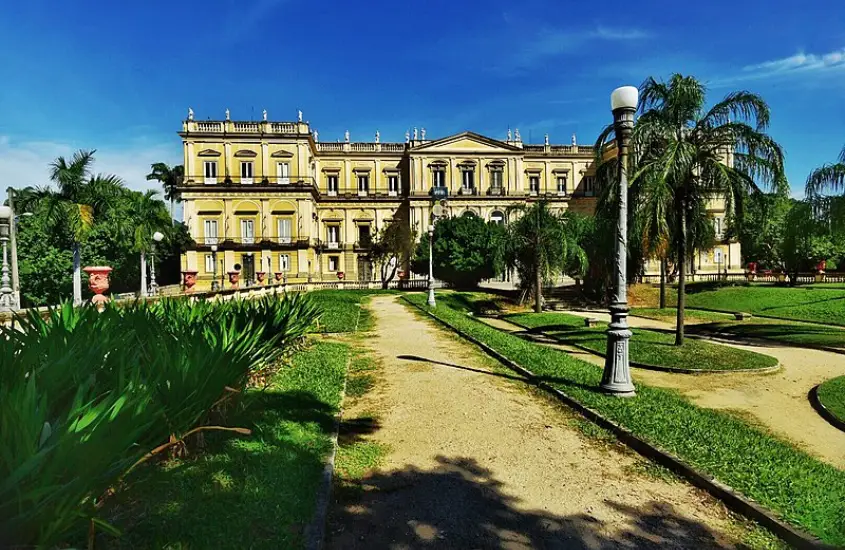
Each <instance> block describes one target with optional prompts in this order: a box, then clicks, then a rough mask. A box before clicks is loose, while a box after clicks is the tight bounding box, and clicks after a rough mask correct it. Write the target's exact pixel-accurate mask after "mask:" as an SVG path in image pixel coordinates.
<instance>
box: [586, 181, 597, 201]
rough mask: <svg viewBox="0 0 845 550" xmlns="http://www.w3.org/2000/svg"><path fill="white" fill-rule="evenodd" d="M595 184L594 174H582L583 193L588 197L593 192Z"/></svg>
mask: <svg viewBox="0 0 845 550" xmlns="http://www.w3.org/2000/svg"><path fill="white" fill-rule="evenodd" d="M595 184H596V178H595V176H584V194H585V195H586V196H588V197H592V196H593V194H594V193H595Z"/></svg>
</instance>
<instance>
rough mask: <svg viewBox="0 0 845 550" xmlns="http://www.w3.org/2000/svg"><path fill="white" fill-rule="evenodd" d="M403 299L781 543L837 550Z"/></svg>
mask: <svg viewBox="0 0 845 550" xmlns="http://www.w3.org/2000/svg"><path fill="white" fill-rule="evenodd" d="M402 299H403V301H405V302H406V303H407V304H409V305H410V306H412V307H414V308H416V309H418V310H419V311H421V312H423V313H425V314H426V315H428V316H429V317H430V318H432V319H434V320H435V321H437V322H438V323H440V324H441V325H443V326H444V327H446V328H448V329H449V330H451V331H452V332H454V333H455V334H457V335H458V336H460V337H461V338H464V339H465V340H468V341H469V342H472V343H473V344H475V345H476V346H478V347H480V348H481V349H482V350H484V352H485V353H487V354H488V355H490V356H491V357H493V358H494V359H496V360H497V361H499V362H501V363H502V364H503V365H505V366H507V367H508V368H510V369H513V370H515V371H516V372H518V373H520V374H522V375H523V376H525V377H526V378H527V379H528V380H529V381H531V382H533V383H534V384H535V385H536V386H537V387H539V388H542V389H543V390H545V391H547V392H549V393H551V394H552V395H554V396H555V397H556V398H557V399H559V400H560V401H561V402H563V403H564V404H566V405H567V406H569V407H570V408H572V409H574V410H576V411H577V412H579V413H580V414H581V415H583V416H584V417H585V418H587V419H588V420H590V421H591V422H593V423H595V424H597V425H599V426H600V427H602V428H604V429H606V430H608V431H610V432H611V433H613V434H614V435H615V436H616V437H617V438H618V439H619V441H621V442H622V443H624V444H625V445H627V446H628V447H630V448H631V449H633V450H634V451H636V452H637V453H639V454H640V455H642V456H644V457H645V458H647V459H649V460H653V461H654V462H657V463H658V464H660V465H662V466H664V467H666V468H669V469H670V470H672V471H673V472H675V473H676V474H678V475H680V476H682V477H683V478H685V479H686V480H688V481H689V482H690V483H692V484H693V485H695V486H696V487H699V488H701V489H704V490H705V491H707V492H708V493H710V494H711V495H712V496H713V497H715V498H717V499H719V500H720V501H722V502H723V503H724V504H725V506H727V507H728V508H729V509H730V510H732V511H734V512H736V513H738V514H740V515H742V516H744V517H746V518H748V519H751V520H752V521H756V522H757V523H759V524H761V525H763V526H764V527H766V528H767V529H769V530H770V531H772V532H773V533H775V534H776V535H777V536H779V537H780V538H781V539H783V540H784V541H786V542H787V543H788V544H790V545H792V546H794V547H796V548H808V549H809V548H813V549H818V548H824V549H833V548H835V547H834V546H830V545H827V544H825V543H823V542H822V541H820V540H819V539H818V538H816V537H814V536H813V535H810V534H809V533H807V532H805V531H803V530H802V529H799V528H797V527H794V526H792V525H790V524H788V523H786V522H785V521H784V520H782V519H781V518H780V517H778V516H777V514H775V513H774V512H772V511H771V510H768V509H766V508H763V507H762V506H760V505H759V504H757V503H756V502H754V501H753V500H751V499H749V498H747V497H745V496H744V495H742V494H740V493H738V492H737V491H735V490H734V489H733V488H731V487H730V486H728V485H726V484H724V483H722V482H720V481H718V480H716V479H714V478H713V477H711V476H709V475H707V474H704V473H702V472H699V471H698V470H696V469H695V468H693V467H692V466H690V465H689V464H687V463H686V462H684V461H682V460H681V459H680V458H678V457H676V456H675V455H673V454H672V453H669V452H667V451H664V450H663V449H661V448H659V447H657V446H656V445H654V444H652V443H649V442H648V441H645V440H644V439H641V438H640V437H638V436H636V435H634V433H633V432H631V431H629V430H628V429H627V428H625V427H623V426H621V425H620V424H617V423H616V422H614V421H612V420H610V419H609V418H606V417H605V416H603V415H602V414H601V413H599V412H597V411H595V410H593V409H591V408H590V407H587V406H585V405H582V404H581V403H580V402H578V401H576V400H575V399H573V398H572V397H570V396H569V395H567V394H566V393H564V392H562V391H560V390H559V389H557V388H554V387H552V386H550V385H549V384H547V383H545V382H543V381H540V380H539V379H538V377H537V376H536V375H535V374H534V373H533V372H531V371H530V370H528V369H526V368H525V367H523V366H521V365H519V364H518V363H516V362H515V361H513V360H512V359H510V358H508V357H506V356H505V355H503V354H501V353H499V352H498V351H496V350H495V349H493V348H492V347H490V346H488V345H487V344H485V343H484V342H482V341H480V340H478V339H476V338H474V337H472V336H470V335H469V334H466V333H465V332H463V331H461V330H460V329H458V328H456V327H454V326H452V325H451V324H449V323H447V322H446V321H443V320H442V319H439V318H438V317H436V316H435V315H433V314H432V313H431V312H430V311H428V310H426V309H425V308H422V307H420V306H418V305H416V304H414V303H413V302H411V301H410V300H407V299H405V298H404V297H403V298H402Z"/></svg>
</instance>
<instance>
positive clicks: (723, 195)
mask: <svg viewBox="0 0 845 550" xmlns="http://www.w3.org/2000/svg"><path fill="white" fill-rule="evenodd" d="M706 95H707V90H706V88H705V87H704V85H702V84H701V83H700V82H699V81H698V80H696V79H695V78H694V77H691V76H683V75H680V74H674V75H672V77H671V78H670V79H669V81H668V82H663V81H657V80H655V79H654V78H649V79H647V80H646V81H645V82H644V83H643V84H642V86H641V87H640V99H641V103H640V110H641V115H640V117H639V120H638V121H637V124H636V126H635V128H634V136H633V144H634V149H635V154H634V155H632V157H635V159H634V161H633V162H634V163H635V164H634V166H635V170H634V171H633V172H632V173H633V174H634V176H633V178H632V184H633V185H637V184H640V183H641V184H642V185H643V192H642V194H641V195H640V198H639V200H640V201H654V202H655V203H656V204H657V205H658V208H659V209H662V210H663V211H665V212H666V214H667V217H666V221H667V223H668V224H670V225H669V229H670V231H669V232H668V235H669V236H670V237H671V238H672V240H673V241H674V243H673V244H674V245H675V247H676V252H675V256H676V258H677V264H678V310H677V326H676V333H675V344H676V345H682V344H683V342H684V310H685V300H684V297H685V289H686V264H687V262H688V261H689V259H690V258H691V252H692V251H691V250H690V248H691V247H690V246H689V245H690V244H695V242H696V241H698V242H699V243H704V242H706V241H707V235H706V232H705V229H704V224H705V223H706V222H707V218H706V212H707V206H708V204H709V203H710V202H711V201H713V200H724V201H725V209H726V211H728V213H729V214H730V213H731V212H733V211H734V208H735V207H736V206H737V205H738V204H740V203H741V201H742V199H743V197H745V196H747V195H748V193H750V192H752V191H754V190H757V189H758V182H759V183H760V184H764V185H766V186H768V187H770V188H773V189H775V190H781V189H784V188H786V187H787V183H786V179H785V177H784V175H783V151H782V149H781V147H780V145H778V144H777V143H776V142H775V141H774V140H773V139H772V138H771V137H770V136H769V135H767V134H766V128H767V127H768V124H769V107H768V105H767V104H766V102H765V101H764V100H763V99H762V98H761V97H760V96H758V95H756V94H753V93H751V92H746V91H739V92H733V93H730V94H728V95H727V96H725V98H724V99H722V100H721V101H719V102H718V103H716V104H715V105H713V106H712V107H710V109H705V103H706ZM612 132H613V130H612V128H608V129H606V130H605V132H603V134H602V136H601V137H600V142H601V144H602V145H604V143H605V142H606V141H607V140H608V138H609V137H610V135H611V134H612ZM653 234H654V235H656V236H658V240H659V238H665V236H666V235H667V233H666V232H665V231H664V230H662V229H661V230H659V231H656V232H655V233H653ZM691 237H692V238H691Z"/></svg>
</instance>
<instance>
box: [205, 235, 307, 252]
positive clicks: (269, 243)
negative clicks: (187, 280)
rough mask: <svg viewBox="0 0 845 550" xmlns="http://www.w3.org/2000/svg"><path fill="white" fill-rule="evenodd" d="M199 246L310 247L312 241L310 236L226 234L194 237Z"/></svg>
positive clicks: (221, 247) (225, 247) (230, 247)
mask: <svg viewBox="0 0 845 550" xmlns="http://www.w3.org/2000/svg"><path fill="white" fill-rule="evenodd" d="M194 242H195V243H196V245H197V247H199V248H204V249H208V248H210V247H211V246H212V245H217V248H218V250H232V249H237V248H251V247H252V248H269V249H273V250H281V249H298V248H308V247H309V246H311V244H312V241H311V240H310V239H309V238H308V237H279V236H278V235H253V236H246V237H243V236H239V237H233V236H226V237H197V238H195V239H194Z"/></svg>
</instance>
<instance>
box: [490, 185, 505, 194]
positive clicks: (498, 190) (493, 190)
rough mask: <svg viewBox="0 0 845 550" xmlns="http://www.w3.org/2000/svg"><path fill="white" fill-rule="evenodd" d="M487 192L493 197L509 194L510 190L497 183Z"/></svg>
mask: <svg viewBox="0 0 845 550" xmlns="http://www.w3.org/2000/svg"><path fill="white" fill-rule="evenodd" d="M487 194H488V195H490V196H491V197H504V196H505V195H507V194H508V190H507V189H505V188H504V187H503V186H501V185H496V186H493V187H491V188H490V189H488V190H487Z"/></svg>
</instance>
